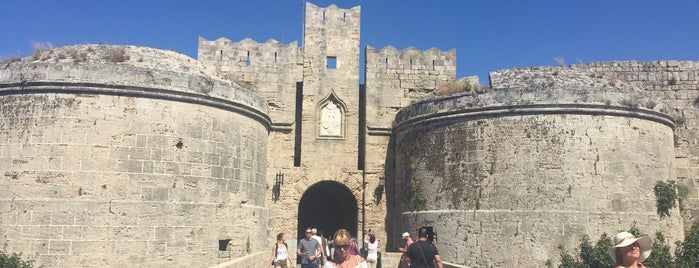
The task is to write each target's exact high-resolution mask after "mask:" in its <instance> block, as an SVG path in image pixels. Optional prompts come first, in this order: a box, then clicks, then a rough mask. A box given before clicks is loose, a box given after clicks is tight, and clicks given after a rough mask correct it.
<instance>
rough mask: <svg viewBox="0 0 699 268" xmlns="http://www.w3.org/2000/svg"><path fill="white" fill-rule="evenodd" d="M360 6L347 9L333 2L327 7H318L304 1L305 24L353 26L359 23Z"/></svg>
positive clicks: (335, 26)
mask: <svg viewBox="0 0 699 268" xmlns="http://www.w3.org/2000/svg"><path fill="white" fill-rule="evenodd" d="M360 15H361V8H360V7H359V6H356V7H352V8H349V9H343V8H339V7H338V6H336V5H335V4H331V5H329V6H328V7H325V8H323V7H319V6H316V5H314V4H312V3H306V25H322V26H323V27H334V28H337V27H340V28H342V27H348V26H349V27H353V26H354V25H359V19H360Z"/></svg>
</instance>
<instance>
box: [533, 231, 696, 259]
mask: <svg viewBox="0 0 699 268" xmlns="http://www.w3.org/2000/svg"><path fill="white" fill-rule="evenodd" d="M628 232H629V233H632V234H633V235H634V236H636V237H641V236H646V235H644V234H643V233H641V232H640V230H638V229H637V228H636V227H632V228H631V229H630V230H629V231H628ZM612 243H613V242H612V240H611V238H609V237H607V235H606V234H602V236H601V237H600V239H599V240H597V243H595V246H592V244H591V243H590V241H589V238H588V237H587V236H583V238H582V240H581V242H580V254H579V255H578V256H577V257H576V256H573V255H571V254H570V253H568V252H567V251H566V250H564V249H561V264H560V265H559V266H558V267H559V268H596V267H612V266H613V265H614V263H612V259H611V258H610V257H609V255H608V254H607V249H608V248H609V247H611V246H612ZM675 244H676V245H677V248H676V249H675V254H674V256H673V254H671V253H670V246H669V245H668V243H667V241H666V239H665V236H664V235H663V234H662V233H661V232H657V233H655V237H654V239H653V249H652V253H651V255H650V257H649V258H648V259H647V260H646V261H645V262H644V265H645V266H646V267H663V268H695V267H699V223H695V224H694V225H693V226H692V228H691V229H690V231H689V232H688V233H687V234H686V235H685V238H684V241H683V242H680V241H677V242H675ZM547 267H552V265H551V262H550V261H547Z"/></svg>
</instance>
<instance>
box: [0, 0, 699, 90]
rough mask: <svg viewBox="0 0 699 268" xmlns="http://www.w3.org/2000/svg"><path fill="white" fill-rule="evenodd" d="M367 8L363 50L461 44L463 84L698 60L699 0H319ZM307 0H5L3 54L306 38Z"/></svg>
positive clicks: (186, 48)
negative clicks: (551, 71)
mask: <svg viewBox="0 0 699 268" xmlns="http://www.w3.org/2000/svg"><path fill="white" fill-rule="evenodd" d="M311 2H312V3H314V4H316V5H318V6H321V7H326V6H328V5H330V4H336V5H337V6H339V7H341V8H350V7H353V6H357V5H360V6H361V8H362V24H361V34H362V35H361V38H362V39H361V48H362V50H363V48H364V47H365V46H366V45H371V46H373V47H375V48H383V47H385V46H387V45H391V46H393V47H395V48H397V49H405V48H408V47H410V46H414V47H416V48H418V49H422V50H425V49H429V48H431V47H436V48H438V49H441V50H449V49H452V48H456V50H457V77H464V76H469V75H478V76H479V77H480V80H481V82H482V83H487V80H488V78H487V74H488V72H490V71H495V70H499V69H506V68H516V67H526V66H555V65H557V63H556V61H555V60H554V58H556V57H558V58H562V59H564V60H565V63H566V64H575V63H586V62H594V61H610V60H640V61H652V60H665V59H676V60H699V1H696V0H663V1H659V0H658V1H649V0H635V1H632V0H584V1H583V0H580V1H575V0H555V1H554V0H550V1H544V0H527V1H525V0H489V1H486V0H471V1H468V0H452V1H447V0H432V1H417V0H335V1H330V0H316V1H311ZM302 3H303V1H302V0H249V1H241V0H225V1H224V0H222V1H206V0H198V1H194V0H192V1H184V0H168V1H148V0H119V1H112V0H60V1H59V0H0V18H2V24H0V58H6V57H11V56H27V55H30V54H31V52H32V46H31V43H32V42H34V41H36V42H49V43H51V44H53V45H54V46H62V45H71V44H85V43H105V44H128V45H141V46H149V47H155V48H161V49H171V50H175V51H178V52H181V53H183V54H186V55H188V56H190V57H193V58H196V53H197V38H198V37H199V36H202V37H204V38H206V39H209V40H213V39H217V38H219V37H226V38H229V39H231V40H233V41H239V40H242V39H244V38H246V37H250V38H252V39H254V40H256V41H258V42H264V41H266V40H268V39H276V40H278V41H280V42H282V43H289V42H292V41H295V40H297V41H299V44H300V41H301V40H302V38H301V30H302V23H303V20H302V17H303V5H302Z"/></svg>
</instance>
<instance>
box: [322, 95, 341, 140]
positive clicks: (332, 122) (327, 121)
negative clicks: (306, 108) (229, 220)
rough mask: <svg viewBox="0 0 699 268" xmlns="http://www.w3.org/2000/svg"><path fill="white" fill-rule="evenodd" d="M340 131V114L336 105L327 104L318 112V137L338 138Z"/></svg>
mask: <svg viewBox="0 0 699 268" xmlns="http://www.w3.org/2000/svg"><path fill="white" fill-rule="evenodd" d="M341 129H342V112H340V108H339V107H337V104H335V103H333V102H328V104H327V105H325V106H324V107H323V109H321V111H320V135H321V136H340V133H341V132H340V130H341Z"/></svg>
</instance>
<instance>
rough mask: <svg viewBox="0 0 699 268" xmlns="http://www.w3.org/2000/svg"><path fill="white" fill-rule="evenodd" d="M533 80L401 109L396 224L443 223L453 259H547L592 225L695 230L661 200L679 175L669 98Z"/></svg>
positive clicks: (594, 229)
mask: <svg viewBox="0 0 699 268" xmlns="http://www.w3.org/2000/svg"><path fill="white" fill-rule="evenodd" d="M544 78H545V77H544ZM516 83H517V82H513V84H516ZM517 85H519V84H517ZM522 86H530V87H523V88H497V89H493V90H491V91H488V92H486V93H483V94H475V93H468V94H462V95H459V96H452V97H446V98H434V99H429V100H424V101H421V102H418V103H416V104H414V105H411V106H409V107H407V108H406V109H404V110H402V111H401V112H400V113H399V115H398V117H397V119H396V122H397V126H396V128H395V136H396V144H397V145H396V176H395V182H393V183H391V184H392V185H395V190H394V191H393V192H390V193H389V196H388V200H390V201H389V202H395V208H396V210H395V212H396V214H395V216H396V217H398V219H397V220H396V224H395V228H394V229H393V230H394V235H398V234H395V233H396V232H398V231H399V230H401V229H409V228H410V227H412V226H433V227H434V229H435V230H437V231H438V232H439V240H438V243H439V246H440V253H441V254H442V256H443V257H444V258H445V259H448V260H466V261H465V263H466V264H468V265H471V266H476V267H505V266H518V265H519V266H523V267H540V266H543V265H544V263H545V262H546V261H547V260H558V259H559V250H558V247H559V246H564V247H565V248H567V249H572V248H575V247H577V246H578V244H579V241H580V239H581V237H582V235H589V236H590V237H599V235H600V234H601V233H604V232H606V233H608V234H609V233H612V232H615V231H617V230H624V229H628V228H630V227H631V226H636V227H638V228H640V229H641V230H645V232H648V233H655V232H656V231H662V232H663V233H664V234H665V235H666V237H667V238H668V240H669V241H676V240H682V239H683V234H684V232H683V230H682V218H681V217H680V215H679V213H678V210H677V209H675V210H673V211H672V212H671V215H672V216H671V217H669V218H663V219H661V218H659V216H658V215H657V213H656V207H655V196H654V193H653V186H654V185H655V183H656V181H658V180H673V179H674V178H675V176H676V170H675V164H674V162H675V158H674V146H673V127H674V122H673V120H672V118H671V117H670V116H668V115H665V114H663V113H660V112H659V110H660V109H662V108H664V106H663V105H662V104H658V103H652V102H651V100H652V99H651V96H650V94H647V93H645V92H642V91H634V90H624V89H618V88H595V87H589V86H586V85H584V84H575V85H573V83H570V84H565V85H564V86H560V85H558V84H556V83H555V82H554V83H552V84H548V83H544V84H543V85H542V86H541V87H539V85H538V84H533V83H532V84H526V83H523V84H522ZM654 109H655V110H654Z"/></svg>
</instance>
